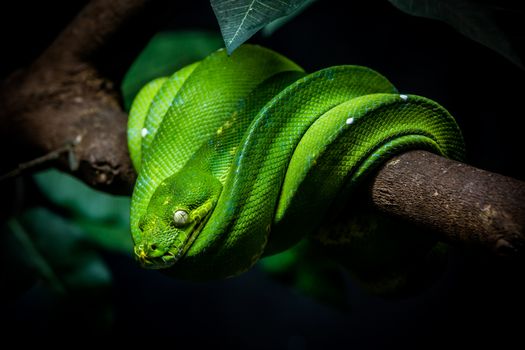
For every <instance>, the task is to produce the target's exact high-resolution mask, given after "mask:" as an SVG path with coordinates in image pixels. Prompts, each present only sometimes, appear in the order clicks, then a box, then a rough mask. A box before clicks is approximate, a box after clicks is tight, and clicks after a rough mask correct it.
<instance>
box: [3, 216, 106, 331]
mask: <svg viewBox="0 0 525 350" xmlns="http://www.w3.org/2000/svg"><path fill="white" fill-rule="evenodd" d="M1 231H2V235H1V240H2V242H1V243H2V244H1V245H2V248H1V249H2V254H1V258H0V259H1V261H2V264H1V266H2V267H1V269H0V270H1V277H0V279H1V281H2V291H3V293H4V296H6V295H7V302H9V301H11V300H13V299H15V298H18V297H20V296H22V299H23V295H24V294H23V293H26V292H27V293H28V294H29V295H32V293H31V291H33V292H34V291H36V292H37V294H39V295H40V297H41V298H45V299H47V301H48V303H49V304H52V305H53V308H52V313H51V315H49V316H48V317H46V319H50V320H54V321H55V322H57V323H58V324H65V323H67V321H68V319H69V318H70V317H71V315H72V313H74V314H75V315H77V316H78V315H82V317H81V319H82V320H83V321H84V322H86V326H89V328H91V329H93V328H96V329H107V327H108V326H109V325H110V322H111V319H112V306H111V303H110V291H111V290H110V286H111V273H110V272H109V269H108V268H107V266H106V264H105V263H104V261H103V260H102V258H101V257H100V256H99V254H98V253H97V252H96V251H95V250H94V249H93V246H92V243H91V242H90V240H89V238H88V236H87V235H86V234H85V232H83V231H82V230H81V229H80V228H79V227H77V226H76V225H75V224H73V223H72V222H70V221H68V220H67V219H65V218H63V217H61V216H59V215H57V214H55V213H53V212H51V211H50V210H48V209H45V208H41V207H37V208H32V209H29V210H27V211H25V212H24V213H23V214H21V215H19V216H17V217H15V218H11V219H10V220H9V221H8V222H7V223H5V224H4V225H3V227H2V229H1ZM21 317H23V316H21ZM78 326H84V325H82V324H78Z"/></svg>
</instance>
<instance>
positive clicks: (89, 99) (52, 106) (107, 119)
mask: <svg viewBox="0 0 525 350" xmlns="http://www.w3.org/2000/svg"><path fill="white" fill-rule="evenodd" d="M146 3H147V1H146V0H117V1H105V0H94V1H91V2H90V3H89V4H88V5H87V6H86V7H85V8H84V9H83V10H82V11H81V12H80V13H79V15H78V16H77V17H76V18H75V19H74V20H73V22H72V23H71V24H70V25H69V26H68V27H67V28H66V29H65V30H64V31H63V32H62V33H61V34H60V35H59V37H58V38H57V39H56V40H55V42H54V43H53V44H52V45H51V46H50V47H49V48H48V49H47V50H46V51H45V52H44V53H43V54H42V55H41V56H40V57H39V58H38V59H37V60H36V61H35V62H34V63H33V64H32V65H31V66H30V67H28V68H26V69H24V70H22V71H19V72H15V73H14V74H13V75H11V76H10V77H9V78H8V79H7V80H6V81H5V82H3V84H2V86H1V89H0V96H1V100H0V127H1V128H0V130H2V131H1V132H2V135H1V139H2V142H3V147H4V149H15V150H16V151H17V152H15V154H9V155H8V156H11V157H8V158H10V159H8V160H7V162H6V163H4V164H7V165H6V166H8V167H10V168H13V167H15V166H16V164H19V163H22V162H26V161H27V160H29V159H33V158H37V157H40V156H42V155H43V154H47V153H49V152H52V151H54V150H56V149H60V148H61V147H63V145H64V144H69V143H72V142H73V141H75V140H76V141H80V142H78V143H77V144H76V146H75V147H74V156H75V158H76V159H77V160H78V162H79V167H78V170H74V169H68V161H67V157H66V156H63V157H60V158H59V160H58V163H57V164H58V166H59V167H61V168H62V169H66V170H70V171H72V172H74V174H75V175H76V176H78V177H80V178H82V179H83V180H84V181H86V182H87V183H88V184H90V185H92V186H95V187H98V188H100V189H102V190H105V191H110V192H117V193H129V192H130V189H131V184H132V183H133V181H134V178H135V173H134V171H133V168H132V166H131V162H130V160H129V155H128V151H127V147H126V144H127V143H126V120H127V116H126V113H125V112H124V111H123V109H122V107H121V103H120V94H119V91H118V84H115V83H116V82H118V81H116V79H109V78H108V77H106V76H105V75H104V74H102V73H101V70H100V69H99V68H100V67H99V66H98V65H97V64H96V62H97V59H98V57H97V56H100V55H102V54H107V53H108V52H109V51H110V50H108V47H111V46H112V45H113V44H115V41H114V39H115V38H116V37H118V34H119V33H121V32H122V31H124V29H125V28H127V27H129V22H130V21H132V20H134V19H136V14H137V13H139V12H140V11H141V10H143V9H144V7H145V5H146ZM146 32H147V31H146ZM140 38H141V37H140V36H138V39H140ZM145 42H146V41H145V40H143V42H142V44H145ZM140 44H141V42H140V40H137V45H140ZM115 45H116V44H115ZM116 46H117V47H118V45H116ZM128 51H130V54H132V53H133V51H132V50H129V49H128ZM99 61H101V60H100V59H99ZM8 169H9V168H8Z"/></svg>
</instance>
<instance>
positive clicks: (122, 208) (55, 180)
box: [34, 169, 133, 254]
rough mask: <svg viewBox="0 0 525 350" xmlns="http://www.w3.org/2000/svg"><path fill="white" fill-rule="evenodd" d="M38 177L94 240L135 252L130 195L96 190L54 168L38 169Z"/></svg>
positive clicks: (46, 191) (47, 192) (51, 197)
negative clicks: (132, 239) (131, 225)
mask: <svg viewBox="0 0 525 350" xmlns="http://www.w3.org/2000/svg"><path fill="white" fill-rule="evenodd" d="M34 179H35V182H36V183H37V185H38V187H39V188H40V190H41V191H42V193H43V194H44V195H45V196H46V197H47V199H48V200H49V201H50V202H51V203H53V204H54V205H56V206H58V207H60V208H61V209H62V212H63V213H65V214H66V215H67V217H68V218H69V219H70V221H71V222H72V223H74V224H75V225H76V226H77V227H79V228H81V229H82V230H83V231H84V232H86V233H87V235H88V238H89V239H90V240H91V241H92V242H93V243H95V244H97V245H99V246H101V247H103V248H105V249H109V250H114V251H119V252H123V253H128V254H129V253H130V252H131V250H132V248H133V243H132V241H131V234H130V230H129V206H130V198H129V197H118V196H113V195H110V194H106V193H103V192H100V191H97V190H94V189H92V188H90V187H88V186H87V185H85V184H84V183H83V182H81V181H80V180H78V179H76V178H74V177H72V176H70V175H68V174H65V173H62V172H59V171H58V170H54V169H51V170H46V171H43V172H41V173H38V174H36V175H35V176H34Z"/></svg>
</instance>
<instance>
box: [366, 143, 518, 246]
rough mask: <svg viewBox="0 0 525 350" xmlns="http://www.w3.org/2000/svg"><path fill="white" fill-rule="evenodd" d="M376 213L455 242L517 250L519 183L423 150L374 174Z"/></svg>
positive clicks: (395, 159)
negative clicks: (383, 212) (379, 211)
mask: <svg viewBox="0 0 525 350" xmlns="http://www.w3.org/2000/svg"><path fill="white" fill-rule="evenodd" d="M371 196H372V201H373V203H374V205H375V206H376V207H377V208H379V209H381V210H382V211H385V212H388V213H390V214H393V215H395V216H398V217H401V218H403V219H405V220H408V221H411V222H413V223H416V224H419V225H423V226H425V227H427V228H431V229H433V230H435V231H437V232H439V233H441V235H442V237H443V238H444V239H445V240H447V241H449V242H454V243H456V244H458V243H463V244H468V245H481V246H484V247H486V248H489V249H491V250H493V251H494V252H496V253H497V254H499V255H507V256H510V255H516V254H520V253H521V254H523V249H524V243H525V237H524V228H525V184H524V183H523V182H521V181H518V180H515V179H512V178H510V177H506V176H503V175H499V174H495V173H491V172H488V171H485V170H481V169H477V168H474V167H472V166H469V165H466V164H463V163H460V162H456V161H453V160H449V159H445V158H443V157H440V156H437V155H435V154H432V153H429V152H425V151H412V152H407V153H405V154H402V155H400V156H397V157H395V158H393V159H392V160H390V161H389V162H388V163H387V164H386V165H384V166H383V168H382V169H381V170H380V171H379V172H378V173H377V175H376V176H375V179H374V182H373V185H372V190H371Z"/></svg>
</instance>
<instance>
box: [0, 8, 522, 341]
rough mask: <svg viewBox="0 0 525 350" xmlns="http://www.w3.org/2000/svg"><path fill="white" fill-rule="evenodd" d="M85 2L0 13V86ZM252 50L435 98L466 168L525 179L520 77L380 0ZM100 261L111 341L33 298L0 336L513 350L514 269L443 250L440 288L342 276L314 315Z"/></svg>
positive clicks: (207, 24)
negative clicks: (452, 123) (363, 72)
mask: <svg viewBox="0 0 525 350" xmlns="http://www.w3.org/2000/svg"><path fill="white" fill-rule="evenodd" d="M84 3H85V2H84V1H68V2H44V1H17V2H11V3H3V4H2V5H0V9H1V18H2V22H1V23H0V34H1V40H2V41H1V43H2V50H1V56H0V57H1V58H0V62H1V65H0V69H1V71H0V76H1V77H5V76H6V75H7V74H9V73H10V72H11V71H12V70H14V69H16V68H18V67H23V66H24V65H27V64H29V63H30V62H31V61H32V60H33V59H34V58H35V57H36V56H37V55H38V54H39V53H40V52H41V50H43V49H44V48H45V47H46V46H47V45H48V44H49V43H50V42H51V41H52V40H53V38H54V37H55V36H56V35H57V34H58V33H59V32H60V30H61V29H62V28H63V27H64V25H65V24H66V23H67V22H68V21H69V20H70V19H71V18H72V17H73V16H74V15H75V14H76V12H77V11H78V10H79V9H80V8H81V7H82V5H83V4H84ZM343 3H344V4H345V5H343ZM169 17H170V21H169V23H168V22H167V23H166V24H165V28H169V29H205V30H209V31H218V25H217V23H216V20H215V17H214V15H213V12H212V10H211V7H210V6H209V3H208V1H192V2H188V3H187V4H181V5H180V8H179V9H178V10H176V11H174V12H173V13H170V15H169ZM513 20H515V18H514V17H513ZM515 23H518V22H515ZM519 23H520V24H522V23H523V22H519ZM511 27H512V26H510V27H509V28H511ZM516 27H517V28H518V27H520V26H516ZM515 34H516V33H515ZM519 35H522V34H519ZM251 42H255V43H260V44H262V45H265V46H268V47H270V48H272V49H274V50H276V51H278V52H281V53H282V54H284V55H285V56H288V57H290V58H291V59H292V60H294V61H296V62H298V63H299V64H301V65H302V66H303V67H304V68H305V69H306V70H309V71H312V70H316V69H319V68H322V67H327V66H330V65H336V64H359V65H365V66H368V67H371V68H373V69H375V70H377V71H379V72H381V73H382V74H384V75H385V76H386V77H388V78H389V80H390V81H392V82H393V83H394V84H395V85H396V86H397V87H398V89H399V91H400V92H402V93H411V94H419V95H423V96H426V97H429V98H431V99H434V100H436V101H438V102H439V103H440V104H442V105H443V106H445V107H446V108H447V109H448V110H449V111H450V112H451V114H452V115H453V116H455V118H456V119H457V121H458V123H459V125H460V127H461V129H462V130H463V133H464V136H465V140H466V145H467V150H468V156H467V157H468V160H467V162H468V163H469V164H472V165H475V166H477V167H480V168H483V169H487V170H490V171H493V172H497V173H501V174H504V175H508V176H512V177H515V178H518V179H521V180H525V172H524V170H523V167H522V166H521V163H522V162H523V154H522V152H523V146H522V142H523V128H522V127H521V125H522V124H523V123H522V119H523V117H524V115H523V114H524V113H523V109H522V104H523V100H524V97H525V94H524V93H525V85H524V82H525V71H523V70H521V69H520V68H518V67H517V66H515V65H513V64H512V63H511V62H510V61H508V60H507V59H505V58H504V57H503V56H500V55H499V54H497V53H495V52H493V51H492V50H490V49H488V48H486V47H484V46H482V45H480V44H478V43H475V42H473V41H471V40H469V39H467V38H466V37H464V36H462V35H461V34H459V33H458V32H456V31H455V30H454V29H453V28H451V27H449V26H447V25H446V24H444V23H441V22H438V21H432V20H428V19H422V18H416V17H412V16H409V15H406V14H404V13H402V12H400V11H399V10H397V9H396V8H394V7H393V6H392V5H390V4H389V3H388V2H387V1H386V0H385V1H345V2H341V1H335V0H332V1H330V0H319V1H317V3H315V4H314V5H312V6H311V7H310V8H308V9H307V10H306V11H305V12H304V13H302V14H300V15H299V16H298V17H296V18H295V19H294V20H292V21H291V22H290V23H288V24H287V25H286V26H284V27H282V28H281V29H280V30H278V31H277V32H276V33H274V35H273V36H271V37H269V38H263V37H262V36H260V35H257V36H256V37H254V38H253V39H252V40H251ZM517 49H518V50H523V47H519V48H517ZM118 69H122V67H119V68H118ZM104 258H105V260H106V262H107V263H108V264H109V266H110V268H111V271H112V274H113V278H114V286H113V289H112V301H113V304H114V313H113V316H111V317H112V318H113V322H112V324H113V327H111V329H110V330H104V331H102V330H99V329H97V328H96V327H94V326H93V327H91V326H92V325H90V324H89V322H90V321H89V320H87V319H84V318H83V314H84V312H85V311H86V310H87V309H89V308H90V305H84V307H81V308H79V309H72V310H67V312H68V313H70V319H69V320H68V322H67V323H64V321H63V320H62V319H60V320H57V319H56V318H55V317H54V314H55V313H56V308H58V307H59V306H58V305H59V304H60V303H59V301H58V300H56V297H54V296H53V295H51V294H49V293H47V292H46V291H45V290H44V289H43V288H42V287H39V286H36V287H33V288H31V289H29V290H28V291H27V292H26V293H24V294H23V295H22V296H20V297H19V298H17V299H15V300H13V301H10V302H9V303H7V305H3V306H2V309H3V310H2V311H1V314H2V316H1V317H2V320H3V321H4V322H8V323H7V326H5V327H4V328H3V330H4V331H5V332H6V333H11V334H14V332H15V331H16V332H21V333H22V334H27V335H32V334H39V335H48V336H49V335H56V336H60V335H62V334H63V333H64V332H66V331H67V332H79V333H81V334H83V335H87V336H91V335H97V334H108V333H110V334H118V335H125V336H127V338H128V339H129V338H131V339H133V338H136V337H138V338H143V339H142V340H144V341H153V340H156V339H161V338H164V339H167V340H169V339H171V340H170V342H171V344H173V346H177V345H178V346H181V344H182V345H184V344H186V341H184V340H182V339H184V337H186V336H187V337H189V340H188V341H189V342H191V343H193V344H197V343H199V342H202V343H203V344H206V345H208V346H220V345H222V344H228V345H231V346H233V347H242V348H270V347H271V348H283V349H313V348H317V347H327V346H329V347H334V346H336V345H337V347H341V348H355V347H365V346H366V347H370V348H376V347H381V348H383V347H385V348H386V347H404V346H407V345H408V344H414V342H419V341H420V340H421V341H423V342H422V343H420V344H421V346H423V347H427V346H428V345H435V344H436V343H443V345H445V346H446V345H449V344H450V345H452V344H460V343H465V344H470V345H473V343H476V344H484V343H486V342H488V341H495V342H498V343H499V346H500V347H505V345H506V344H510V343H512V342H517V343H518V344H522V345H521V346H523V343H524V342H523V339H522V335H521V333H522V332H523V322H522V321H521V320H522V317H523V315H524V314H525V303H524V301H523V296H524V295H525V294H524V292H525V288H524V286H523V285H522V283H521V280H522V278H523V276H524V273H523V272H524V271H525V270H524V268H523V267H524V266H523V263H522V262H521V261H504V260H500V259H496V258H494V257H491V256H488V255H487V254H485V253H483V252H479V251H476V250H473V249H468V248H461V247H458V248H454V249H453V251H452V253H451V258H450V261H449V266H448V270H447V272H446V274H445V276H444V277H443V278H442V279H441V280H439V281H437V282H436V284H435V285H434V286H432V287H431V288H430V289H428V290H426V291H425V292H423V293H422V294H419V295H417V296H412V297H408V298H402V299H395V300H385V299H381V298H378V297H374V296H371V295H369V294H367V293H366V291H364V290H362V289H360V288H359V287H357V286H355V284H354V283H353V281H352V280H351V279H350V278H348V279H347V283H348V284H349V285H350V287H351V288H350V290H351V292H350V293H349V295H348V300H349V303H350V305H351V310H349V311H340V310H336V309H334V308H331V307H329V306H326V305H322V304H319V303H316V302H315V301H313V300H311V299H309V298H308V297H305V296H303V295H300V294H298V293H296V292H295V291H293V290H291V289H289V288H287V287H284V286H282V285H279V284H276V283H275V282H273V281H272V280H270V279H269V278H267V277H266V276H265V275H264V274H263V273H262V272H260V271H258V270H257V269H255V270H253V271H251V272H249V273H246V274H245V275H243V276H241V277H238V278H235V279H230V280H226V281H220V282H210V283H189V282H183V281H176V280H172V279H169V278H167V277H165V276H163V275H161V274H160V273H157V272H153V271H145V270H141V269H139V268H138V267H137V266H136V265H135V263H134V262H133V261H131V260H130V259H128V258H126V257H122V256H119V255H115V254H112V253H109V252H105V253H104ZM93 304H94V305H95V304H96V300H93ZM62 311H63V310H62ZM204 336H212V337H213V338H212V339H211V340H206V339H205V337H204ZM218 336H221V337H222V336H226V337H230V338H228V339H223V338H220V339H219V340H218V338H217V337H218ZM179 337H182V339H181V338H179ZM188 344H189V343H188Z"/></svg>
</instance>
